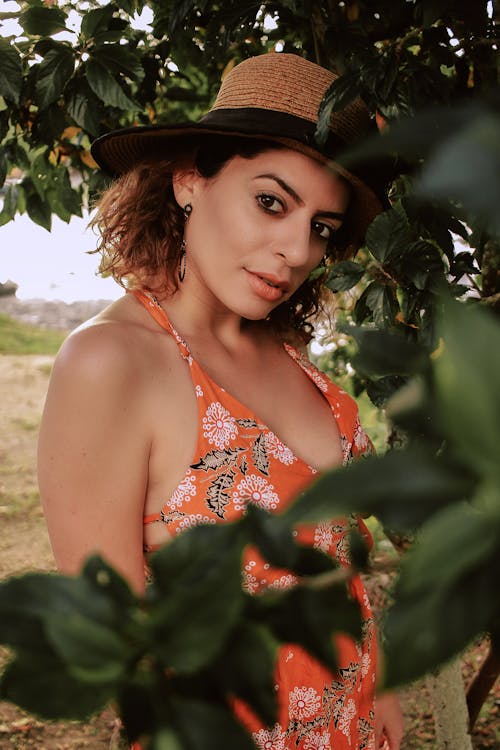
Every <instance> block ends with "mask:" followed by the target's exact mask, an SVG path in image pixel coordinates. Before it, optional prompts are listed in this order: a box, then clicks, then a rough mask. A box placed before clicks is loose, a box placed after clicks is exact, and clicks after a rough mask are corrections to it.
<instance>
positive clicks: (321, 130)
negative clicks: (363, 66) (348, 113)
mask: <svg viewBox="0 0 500 750" xmlns="http://www.w3.org/2000/svg"><path fill="white" fill-rule="evenodd" d="M357 96H359V76H358V75H357V73H344V75H342V76H340V77H339V78H336V79H335V81H333V83H331V84H330V86H329V87H328V89H327V90H326V92H325V95H324V97H323V101H322V102H321V105H320V108H319V116H318V125H317V128H316V133H315V136H316V140H317V141H318V143H320V144H324V143H325V142H326V139H327V137H328V133H329V130H330V120H331V117H332V114H333V113H334V112H338V111H339V110H341V109H344V107H346V106H347V105H348V104H350V103H351V102H353V101H354V99H356V97H357Z"/></svg>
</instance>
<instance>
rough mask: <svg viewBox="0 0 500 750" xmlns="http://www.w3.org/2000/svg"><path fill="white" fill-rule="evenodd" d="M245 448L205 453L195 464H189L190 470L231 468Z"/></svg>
mask: <svg viewBox="0 0 500 750" xmlns="http://www.w3.org/2000/svg"><path fill="white" fill-rule="evenodd" d="M244 450H246V448H229V449H228V450H213V451H209V453H206V454H205V455H204V456H203V457H202V458H201V459H200V460H199V461H198V463H197V464H191V468H192V469H203V471H209V469H220V467H221V466H231V465H232V464H234V463H236V461H237V459H238V455H239V454H240V453H241V452H242V451H244Z"/></svg>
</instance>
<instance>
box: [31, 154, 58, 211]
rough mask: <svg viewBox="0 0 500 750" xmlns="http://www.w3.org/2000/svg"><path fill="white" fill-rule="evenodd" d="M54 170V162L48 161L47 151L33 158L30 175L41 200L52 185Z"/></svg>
mask: <svg viewBox="0 0 500 750" xmlns="http://www.w3.org/2000/svg"><path fill="white" fill-rule="evenodd" d="M52 170H53V167H52V164H50V162H49V161H48V159H47V155H46V154H45V153H42V154H39V155H38V156H36V157H35V159H34V160H33V163H32V165H31V170H30V177H31V181H32V183H33V185H34V186H35V190H36V191H37V193H38V195H39V197H40V199H41V200H43V199H44V197H45V191H46V190H47V188H48V186H49V185H50V182H51V176H52V175H51V173H52Z"/></svg>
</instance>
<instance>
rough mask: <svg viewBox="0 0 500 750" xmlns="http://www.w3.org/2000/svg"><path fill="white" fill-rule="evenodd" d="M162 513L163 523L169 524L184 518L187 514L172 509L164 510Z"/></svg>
mask: <svg viewBox="0 0 500 750" xmlns="http://www.w3.org/2000/svg"><path fill="white" fill-rule="evenodd" d="M160 515H161V520H162V521H163V523H166V524H169V523H174V522H175V521H179V520H180V519H181V518H184V516H185V515H186V514H185V513H181V512H180V511H179V510H170V511H168V513H166V512H165V511H164V510H162V511H161V514H160Z"/></svg>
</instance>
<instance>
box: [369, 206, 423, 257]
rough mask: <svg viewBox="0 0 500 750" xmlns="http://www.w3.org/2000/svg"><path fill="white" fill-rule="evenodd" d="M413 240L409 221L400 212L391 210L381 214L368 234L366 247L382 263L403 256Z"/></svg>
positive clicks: (371, 225) (373, 222) (372, 224)
mask: <svg viewBox="0 0 500 750" xmlns="http://www.w3.org/2000/svg"><path fill="white" fill-rule="evenodd" d="M412 240H413V233H412V231H411V229H410V227H409V225H408V220H407V219H406V217H405V216H404V214H402V213H401V212H400V211H396V210H395V209H390V210H389V211H384V213H381V214H379V215H378V216H377V217H376V218H375V220H374V221H372V223H371V224H370V226H369V227H368V230H367V232H366V242H365V244H366V247H367V248H368V250H369V251H370V252H371V254H372V255H373V256H374V257H375V258H376V259H377V260H378V261H380V263H386V262H387V261H389V260H391V259H392V258H394V257H396V256H398V255H403V253H404V251H405V250H406V249H407V245H408V244H409V243H410V242H411V241H412Z"/></svg>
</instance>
